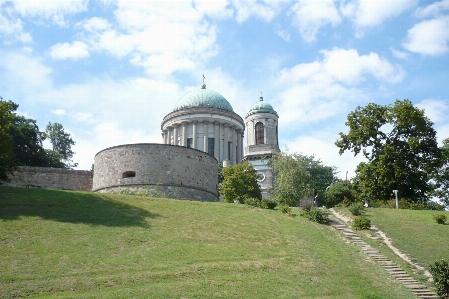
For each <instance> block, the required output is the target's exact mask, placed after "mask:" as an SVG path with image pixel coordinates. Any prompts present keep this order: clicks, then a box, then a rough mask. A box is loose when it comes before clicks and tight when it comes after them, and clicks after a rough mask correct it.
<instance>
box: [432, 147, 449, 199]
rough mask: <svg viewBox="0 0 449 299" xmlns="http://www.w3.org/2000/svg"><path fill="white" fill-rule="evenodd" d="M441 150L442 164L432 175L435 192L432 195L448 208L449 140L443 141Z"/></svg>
mask: <svg viewBox="0 0 449 299" xmlns="http://www.w3.org/2000/svg"><path fill="white" fill-rule="evenodd" d="M440 149H441V155H442V157H441V158H442V163H441V167H438V168H437V171H436V172H435V175H434V178H433V179H434V183H435V190H434V193H433V195H434V196H436V197H438V198H439V199H440V200H441V202H442V203H443V204H444V205H445V206H446V207H449V138H446V139H444V140H443V146H442V147H441V148H440Z"/></svg>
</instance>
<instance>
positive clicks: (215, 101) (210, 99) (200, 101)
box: [173, 88, 234, 112]
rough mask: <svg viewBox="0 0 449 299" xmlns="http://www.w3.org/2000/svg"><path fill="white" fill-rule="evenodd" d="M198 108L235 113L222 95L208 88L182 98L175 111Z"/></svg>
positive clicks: (192, 92)
mask: <svg viewBox="0 0 449 299" xmlns="http://www.w3.org/2000/svg"><path fill="white" fill-rule="evenodd" d="M196 107H210V108H217V109H223V110H228V111H232V112H233V111H234V110H233V109H232V106H231V104H229V102H228V101H227V100H226V99H225V98H224V97H223V96H222V95H221V94H219V93H218V92H216V91H213V90H210V89H206V88H201V89H197V90H194V91H191V92H189V93H187V94H186V95H184V96H183V97H181V98H180V99H179V100H178V102H177V103H176V105H175V108H174V109H173V111H178V110H183V109H188V108H196Z"/></svg>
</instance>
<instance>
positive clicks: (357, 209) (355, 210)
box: [349, 202, 365, 216]
mask: <svg viewBox="0 0 449 299" xmlns="http://www.w3.org/2000/svg"><path fill="white" fill-rule="evenodd" d="M349 211H350V212H351V213H352V215H354V216H360V215H363V214H364V213H365V206H364V205H363V203H361V202H354V203H352V204H351V205H350V206H349Z"/></svg>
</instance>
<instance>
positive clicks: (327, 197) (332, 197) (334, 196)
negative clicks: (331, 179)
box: [324, 181, 357, 208]
mask: <svg viewBox="0 0 449 299" xmlns="http://www.w3.org/2000/svg"><path fill="white" fill-rule="evenodd" d="M356 198H357V196H356V191H355V190H354V185H353V184H352V183H351V182H346V181H340V182H337V183H335V184H333V185H332V186H330V187H328V188H327V190H326V192H324V205H325V206H326V207H328V208H330V207H333V206H336V205H340V204H341V203H342V202H343V201H344V203H343V206H348V205H349V204H351V203H353V202H354V201H355V200H356Z"/></svg>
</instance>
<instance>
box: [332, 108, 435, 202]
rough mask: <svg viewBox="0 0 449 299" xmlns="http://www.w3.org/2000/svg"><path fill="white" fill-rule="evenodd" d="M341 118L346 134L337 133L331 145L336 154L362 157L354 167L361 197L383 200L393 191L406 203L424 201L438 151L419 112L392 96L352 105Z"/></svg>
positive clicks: (425, 119) (430, 188) (433, 137)
mask: <svg viewBox="0 0 449 299" xmlns="http://www.w3.org/2000/svg"><path fill="white" fill-rule="evenodd" d="M347 119H348V121H347V122H346V126H348V127H349V132H348V133H347V134H344V133H340V138H339V139H338V140H337V141H336V142H335V144H336V145H337V147H339V148H340V151H339V152H340V154H342V153H344V152H345V151H346V150H349V151H352V152H354V156H355V155H357V154H359V153H360V152H362V153H363V155H364V156H365V157H366V158H367V160H368V162H366V163H360V164H359V165H358V167H357V170H356V174H357V180H358V182H359V187H360V189H361V192H362V194H361V195H362V197H367V198H370V199H381V200H387V199H390V198H391V194H392V190H398V191H399V195H400V196H401V197H402V198H406V199H408V200H410V201H421V200H426V199H427V196H428V195H429V192H430V191H431V190H432V187H431V184H430V182H429V180H430V178H431V173H432V172H434V171H435V169H436V168H437V167H438V165H439V164H440V157H441V154H440V150H439V149H438V144H437V140H436V132H435V130H434V129H433V127H432V126H433V123H432V122H431V121H430V120H429V119H428V118H427V117H426V116H425V115H424V110H421V109H418V108H416V107H414V106H413V104H412V102H410V101H409V100H403V101H400V100H396V102H395V103H394V104H393V105H388V106H381V105H377V104H373V103H371V104H368V105H367V106H365V107H357V109H356V110H355V111H353V112H351V113H350V114H349V115H348V118H347Z"/></svg>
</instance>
